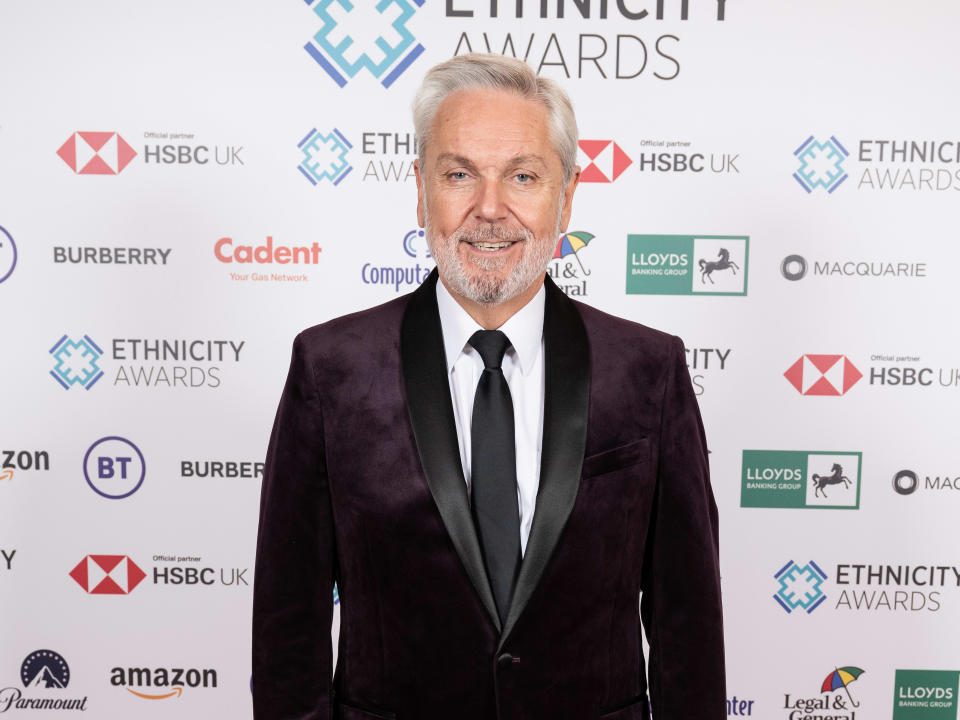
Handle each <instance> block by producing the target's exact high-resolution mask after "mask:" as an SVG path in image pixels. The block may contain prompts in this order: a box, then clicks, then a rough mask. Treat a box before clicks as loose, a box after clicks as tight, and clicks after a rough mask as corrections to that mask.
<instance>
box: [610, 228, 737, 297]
mask: <svg viewBox="0 0 960 720" xmlns="http://www.w3.org/2000/svg"><path fill="white" fill-rule="evenodd" d="M749 244H750V238H749V237H747V236H745V235H699V236H695V235H628V236H627V293H628V294H634V295H636V294H642V295H746V294H747V263H748V256H749Z"/></svg>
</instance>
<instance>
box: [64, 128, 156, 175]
mask: <svg viewBox="0 0 960 720" xmlns="http://www.w3.org/2000/svg"><path fill="white" fill-rule="evenodd" d="M57 155H59V156H60V158H61V159H62V160H63V161H64V162H65V163H66V164H67V165H69V166H70V167H71V168H73V171H74V172H75V173H77V175H116V174H117V173H119V172H120V171H121V170H123V169H124V168H125V167H126V166H127V165H129V164H130V161H131V160H133V159H134V158H135V157H136V156H137V151H136V150H134V149H133V148H132V147H130V145H128V144H127V141H126V140H124V139H123V138H122V137H120V133H116V132H75V133H74V134H73V135H71V136H70V137H69V138H68V139H67V141H66V142H65V143H64V144H63V145H61V146H60V149H59V150H57Z"/></svg>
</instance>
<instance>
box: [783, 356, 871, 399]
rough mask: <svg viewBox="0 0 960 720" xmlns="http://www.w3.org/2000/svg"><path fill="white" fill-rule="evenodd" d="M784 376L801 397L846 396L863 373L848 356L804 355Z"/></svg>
mask: <svg viewBox="0 0 960 720" xmlns="http://www.w3.org/2000/svg"><path fill="white" fill-rule="evenodd" d="M783 376H784V377H785V378H786V379H787V380H788V381H789V382H790V384H791V385H793V386H794V387H795V388H796V389H797V392H799V393H800V394H801V395H844V394H846V392H847V390H849V389H850V388H852V387H853V386H854V385H856V384H857V381H859V380H860V378H862V377H863V373H862V372H860V371H859V370H857V368H856V367H854V365H853V363H852V362H850V360H849V359H848V358H847V357H846V355H803V356H802V357H801V358H800V359H799V360H797V361H796V362H795V363H794V364H793V365H791V366H790V367H789V368H788V369H787V371H786V372H785V373H783Z"/></svg>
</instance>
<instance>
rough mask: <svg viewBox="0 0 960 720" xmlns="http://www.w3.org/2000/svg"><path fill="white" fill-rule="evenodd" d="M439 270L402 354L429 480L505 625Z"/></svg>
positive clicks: (406, 333) (412, 306)
mask: <svg viewBox="0 0 960 720" xmlns="http://www.w3.org/2000/svg"><path fill="white" fill-rule="evenodd" d="M436 284H437V271H436V270H434V271H433V272H432V273H431V274H430V277H429V278H427V280H426V281H424V283H423V284H422V285H421V286H420V287H419V288H418V289H417V290H416V291H414V293H413V295H412V296H411V297H410V302H409V303H408V304H407V308H406V310H405V311H404V315H403V324H402V326H401V330H400V359H401V362H402V365H403V382H404V388H405V391H406V395H407V408H408V410H409V412H410V423H411V425H412V426H413V435H414V437H415V438H416V441H417V450H418V452H419V453H420V464H421V465H422V466H423V472H424V475H425V476H426V478H427V484H428V485H429V486H430V492H431V493H432V494H433V500H434V502H436V504H437V509H438V510H439V511H440V516H441V517H442V518H443V524H444V526H445V527H446V528H447V532H448V533H449V534H450V538H451V539H452V540H453V546H454V548H456V551H457V554H458V555H459V556H460V560H461V561H462V562H463V566H464V568H465V569H466V571H467V575H469V576H470V581H471V582H472V583H473V586H474V587H475V588H476V590H477V593H478V594H479V595H480V600H481V601H482V602H483V605H484V607H485V608H486V609H487V612H488V613H489V615H490V617H491V619H492V620H493V623H494V625H495V626H496V627H497V629H498V630H499V629H500V619H499V618H498V616H497V608H496V604H495V603H494V600H493V592H492V591H491V589H490V583H489V581H488V580H487V573H486V570H485V569H484V565H483V555H482V553H481V550H480V541H479V540H478V539H477V532H476V528H474V525H473V518H472V517H471V515H470V503H469V500H468V498H467V485H466V481H465V480H464V477H463V466H462V465H461V464H460V450H459V447H458V445H457V427H456V424H455V421H454V418H453V404H452V403H451V402H450V381H449V380H448V379H447V364H446V355H445V353H444V348H443V330H442V329H441V327H440V313H439V311H438V310H437V293H436Z"/></svg>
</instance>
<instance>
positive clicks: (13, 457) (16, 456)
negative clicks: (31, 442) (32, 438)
mask: <svg viewBox="0 0 960 720" xmlns="http://www.w3.org/2000/svg"><path fill="white" fill-rule="evenodd" d="M49 469H50V453H48V452H47V451H46V450H0V480H13V476H14V473H15V471H17V470H21V471H26V470H30V471H33V470H49Z"/></svg>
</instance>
